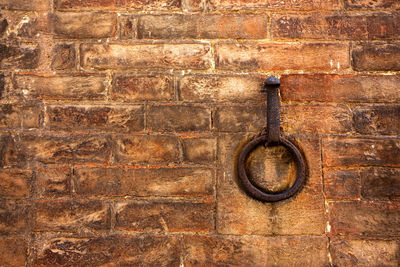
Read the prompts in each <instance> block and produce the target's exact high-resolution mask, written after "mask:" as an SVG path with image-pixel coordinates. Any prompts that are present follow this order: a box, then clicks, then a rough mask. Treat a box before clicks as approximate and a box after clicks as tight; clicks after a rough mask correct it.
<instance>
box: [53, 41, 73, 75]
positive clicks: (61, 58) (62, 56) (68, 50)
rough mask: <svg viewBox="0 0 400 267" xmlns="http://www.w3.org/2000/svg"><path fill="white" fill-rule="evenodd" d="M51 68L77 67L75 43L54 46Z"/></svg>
mask: <svg viewBox="0 0 400 267" xmlns="http://www.w3.org/2000/svg"><path fill="white" fill-rule="evenodd" d="M52 53H53V55H54V56H53V58H52V61H51V68H52V69H54V70H66V69H73V68H75V46H74V44H58V45H56V46H54V48H53V51H52Z"/></svg>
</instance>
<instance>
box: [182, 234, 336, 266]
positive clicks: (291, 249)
mask: <svg viewBox="0 0 400 267" xmlns="http://www.w3.org/2000/svg"><path fill="white" fill-rule="evenodd" d="M327 242H328V241H327V239H326V238H325V237H317V236H315V237H288V236H276V237H261V236H251V237H250V236H245V237H239V236H236V237H232V236H189V235H185V236H184V251H185V257H184V259H185V266H254V267H261V266H328V265H329V264H328V256H327V254H328V251H327ZM299 255H301V257H299Z"/></svg>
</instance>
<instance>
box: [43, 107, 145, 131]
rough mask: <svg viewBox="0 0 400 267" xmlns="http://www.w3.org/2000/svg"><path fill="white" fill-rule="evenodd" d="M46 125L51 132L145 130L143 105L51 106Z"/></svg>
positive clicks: (48, 108)
mask: <svg viewBox="0 0 400 267" xmlns="http://www.w3.org/2000/svg"><path fill="white" fill-rule="evenodd" d="M46 123H47V127H48V128H49V129H51V130H107V131H108V132H113V131H117V132H131V131H141V130H143V128H144V110H143V106H141V105H133V106H132V105H131V106H121V105H118V106H105V105H102V106H94V105H85V106H78V105H63V106H59V105H57V106H56V105H51V106H50V105H49V106H47V107H46Z"/></svg>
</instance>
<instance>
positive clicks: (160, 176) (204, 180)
mask: <svg viewBox="0 0 400 267" xmlns="http://www.w3.org/2000/svg"><path fill="white" fill-rule="evenodd" d="M74 173H75V177H74V183H75V190H76V193H77V194H79V195H83V196H159V197H165V196H211V195H212V194H213V191H214V189H213V187H214V172H213V171H212V170H209V169H202V168H159V169H158V168H157V169H123V168H107V169H104V168H78V169H75V171H74Z"/></svg>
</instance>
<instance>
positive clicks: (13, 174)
mask: <svg viewBox="0 0 400 267" xmlns="http://www.w3.org/2000/svg"><path fill="white" fill-rule="evenodd" d="M31 181H32V171H26V170H10V169H2V170H1V171H0V196H1V197H3V198H8V197H12V198H27V197H29V196H30V184H31Z"/></svg>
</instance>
